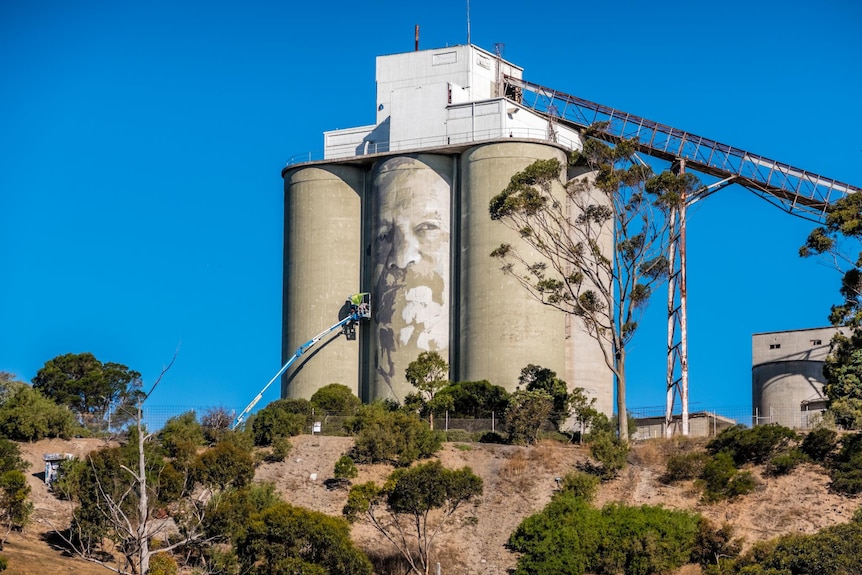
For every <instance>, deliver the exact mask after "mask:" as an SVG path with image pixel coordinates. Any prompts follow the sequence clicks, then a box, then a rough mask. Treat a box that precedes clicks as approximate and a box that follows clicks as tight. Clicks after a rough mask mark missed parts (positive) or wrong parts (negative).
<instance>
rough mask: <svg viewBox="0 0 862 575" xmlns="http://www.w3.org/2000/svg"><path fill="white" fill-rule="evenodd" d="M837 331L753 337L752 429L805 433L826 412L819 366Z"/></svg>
mask: <svg viewBox="0 0 862 575" xmlns="http://www.w3.org/2000/svg"><path fill="white" fill-rule="evenodd" d="M838 330H839V328H835V327H820V328H811V329H801V330H793V331H777V332H767V333H756V334H754V335H753V336H752V337H751V366H752V367H751V383H752V406H753V409H754V418H755V419H754V423H755V425H757V424H764V423H779V424H781V425H784V426H786V427H791V428H796V429H808V428H809V427H810V426H811V425H813V424H814V423H815V422H816V420H817V419H818V418H819V416H820V414H821V413H822V412H823V410H825V408H826V402H827V398H826V395H825V394H824V392H823V384H824V383H825V378H824V376H823V365H824V363H825V361H826V356H827V355H829V349H830V341H831V340H832V337H833V336H834V335H835V334H836V333H837V332H838Z"/></svg>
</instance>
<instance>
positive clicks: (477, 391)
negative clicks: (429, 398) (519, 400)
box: [437, 380, 509, 418]
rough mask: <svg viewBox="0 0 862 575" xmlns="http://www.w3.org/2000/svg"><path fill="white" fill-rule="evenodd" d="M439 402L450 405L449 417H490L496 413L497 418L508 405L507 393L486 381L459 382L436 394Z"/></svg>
mask: <svg viewBox="0 0 862 575" xmlns="http://www.w3.org/2000/svg"><path fill="white" fill-rule="evenodd" d="M437 397H440V399H441V400H443V399H444V398H451V399H450V400H448V401H447V403H450V404H451V405H452V409H451V411H450V413H449V416H450V417H467V418H478V417H491V414H492V413H496V414H497V416H498V417H499V416H500V415H502V414H503V413H504V412H505V411H506V407H508V405H509V392H507V391H506V390H505V389H504V388H503V387H500V386H499V385H492V384H491V382H489V381H487V380H481V381H459V382H457V383H452V384H449V385H447V386H446V387H444V388H443V389H441V390H440V391H439V392H438V393H437Z"/></svg>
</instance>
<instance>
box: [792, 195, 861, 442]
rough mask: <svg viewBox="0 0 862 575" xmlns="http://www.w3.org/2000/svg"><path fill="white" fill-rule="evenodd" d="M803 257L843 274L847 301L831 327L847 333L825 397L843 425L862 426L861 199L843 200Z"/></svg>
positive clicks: (831, 364) (834, 357)
mask: <svg viewBox="0 0 862 575" xmlns="http://www.w3.org/2000/svg"><path fill="white" fill-rule="evenodd" d="M799 255H801V256H802V257H810V256H821V258H823V259H825V260H826V261H828V262H829V263H830V265H831V266H832V267H834V268H835V269H836V270H837V271H838V272H839V273H840V274H841V287H840V290H839V292H840V294H841V297H842V299H843V301H842V302H841V303H839V304H836V305H833V306H832V309H831V312H830V314H829V321H830V323H831V324H832V325H834V326H836V327H844V328H846V329H845V330H844V331H840V332H838V333H837V334H836V335H835V337H834V338H833V340H832V350H831V352H830V354H829V356H828V357H827V359H826V363H825V365H824V367H823V375H824V376H825V377H826V385H825V386H824V391H825V393H826V396H827V397H828V398H829V400H830V410H831V411H832V412H833V413H834V414H835V416H836V420H837V422H838V423H839V424H841V425H844V426H845V427H859V426H860V422H862V194H859V193H855V194H849V195H847V196H844V197H843V198H841V199H839V200H838V201H837V202H835V203H834V204H832V205H831V206H830V207H829V208H828V210H827V212H826V222H825V225H824V226H821V227H818V228H816V229H814V230H813V231H812V232H811V233H810V234H809V235H808V238H807V240H806V242H805V245H804V246H802V247H801V248H800V249H799Z"/></svg>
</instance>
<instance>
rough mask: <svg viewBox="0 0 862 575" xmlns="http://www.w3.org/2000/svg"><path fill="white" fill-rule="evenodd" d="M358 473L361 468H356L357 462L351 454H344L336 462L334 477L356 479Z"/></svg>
mask: <svg viewBox="0 0 862 575" xmlns="http://www.w3.org/2000/svg"><path fill="white" fill-rule="evenodd" d="M358 475H359V470H358V469H357V468H356V463H355V462H354V461H353V458H352V457H350V456H349V455H342V456H341V457H339V458H338V461H336V462H335V470H334V471H333V477H335V478H336V479H354V478H355V477H356V476H358Z"/></svg>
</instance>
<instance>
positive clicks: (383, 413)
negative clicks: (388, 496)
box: [346, 404, 444, 466]
mask: <svg viewBox="0 0 862 575" xmlns="http://www.w3.org/2000/svg"><path fill="white" fill-rule="evenodd" d="M346 427H347V428H349V429H352V430H354V432H355V433H356V439H355V441H354V446H353V459H354V460H355V461H356V462H358V463H382V462H388V463H393V464H395V465H400V466H407V465H410V464H411V463H413V462H414V461H416V460H417V459H425V458H428V457H431V456H432V455H434V454H435V453H436V452H437V451H439V450H440V448H441V447H442V446H443V436H444V434H443V432H441V431H433V430H432V429H431V428H430V427H428V425H427V424H426V423H424V422H423V421H422V420H420V419H419V417H418V416H417V415H415V414H411V413H406V412H403V411H387V410H386V409H385V408H384V407H383V406H381V405H379V404H372V405H367V406H363V407H362V408H360V409H359V411H358V413H357V416H356V418H354V419H353V420H351V421H350V422H349V423H347V424H346Z"/></svg>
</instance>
